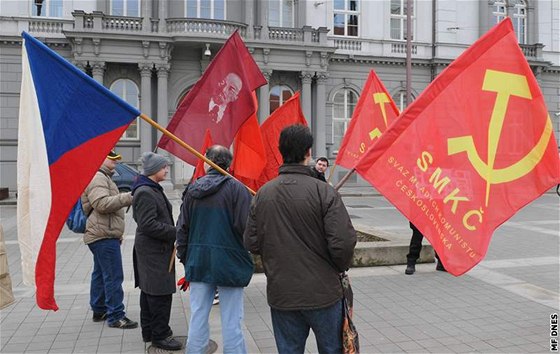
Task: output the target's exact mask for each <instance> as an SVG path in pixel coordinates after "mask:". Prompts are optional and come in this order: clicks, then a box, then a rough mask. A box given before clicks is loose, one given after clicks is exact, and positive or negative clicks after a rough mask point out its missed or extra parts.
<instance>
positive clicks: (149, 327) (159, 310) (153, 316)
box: [140, 291, 173, 341]
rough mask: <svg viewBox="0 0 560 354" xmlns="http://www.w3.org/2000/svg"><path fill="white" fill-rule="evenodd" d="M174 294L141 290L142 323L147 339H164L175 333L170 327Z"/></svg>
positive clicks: (143, 335)
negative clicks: (154, 293)
mask: <svg viewBox="0 0 560 354" xmlns="http://www.w3.org/2000/svg"><path fill="white" fill-rule="evenodd" d="M172 299H173V295H172V294H169V295H149V294H146V293H145V292H143V291H141V292H140V325H141V327H142V338H143V339H144V340H145V341H150V340H152V341H154V340H162V339H165V338H167V337H169V336H170V335H172V334H173V332H171V328H169V318H170V317H171V301H172Z"/></svg>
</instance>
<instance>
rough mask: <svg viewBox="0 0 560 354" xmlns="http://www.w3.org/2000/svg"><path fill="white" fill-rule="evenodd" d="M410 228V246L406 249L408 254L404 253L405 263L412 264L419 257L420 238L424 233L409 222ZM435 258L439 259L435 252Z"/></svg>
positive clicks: (420, 248)
mask: <svg viewBox="0 0 560 354" xmlns="http://www.w3.org/2000/svg"><path fill="white" fill-rule="evenodd" d="M410 228H411V229H412V238H411V239H410V247H409V249H408V254H407V255H406V264H407V265H414V264H416V261H417V260H418V258H420V251H421V250H422V239H423V238H424V235H422V233H421V232H420V230H418V229H417V228H416V226H414V225H413V224H412V223H410ZM436 258H437V260H438V261H439V256H438V254H437V253H436Z"/></svg>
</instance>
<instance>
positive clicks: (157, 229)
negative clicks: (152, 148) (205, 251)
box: [132, 152, 182, 350]
mask: <svg viewBox="0 0 560 354" xmlns="http://www.w3.org/2000/svg"><path fill="white" fill-rule="evenodd" d="M168 164H169V163H168V161H167V159H166V158H165V157H163V156H161V155H158V154H154V153H153V152H145V153H144V154H142V170H143V171H142V175H140V176H139V177H138V180H137V181H136V183H135V184H134V186H133V187H132V195H133V200H132V211H133V217H134V220H135V221H136V224H137V226H136V237H135V239H134V252H133V261H134V280H135V283H136V284H135V286H137V287H140V325H141V326H142V338H143V340H144V342H152V345H153V346H155V347H158V348H161V349H164V350H179V349H181V347H182V344H181V343H180V342H179V341H177V340H176V339H174V338H173V332H172V331H171V328H170V327H169V318H170V316H171V302H172V299H173V295H172V294H173V293H174V292H175V266H173V267H172V269H171V272H170V271H169V260H170V259H171V257H172V254H173V248H174V243H175V235H176V229H175V223H174V222H173V214H172V207H171V203H169V200H168V199H167V197H166V196H165V194H164V193H163V188H162V187H161V185H160V184H159V182H161V181H163V180H165V176H166V175H167V172H168V171H169V168H168Z"/></svg>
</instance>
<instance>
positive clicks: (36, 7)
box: [32, 0, 62, 17]
mask: <svg viewBox="0 0 560 354" xmlns="http://www.w3.org/2000/svg"><path fill="white" fill-rule="evenodd" d="M32 6H33V11H32V13H33V16H41V17H62V0H47V1H45V0H34V1H33V2H32Z"/></svg>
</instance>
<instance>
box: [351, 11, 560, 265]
mask: <svg viewBox="0 0 560 354" xmlns="http://www.w3.org/2000/svg"><path fill="white" fill-rule="evenodd" d="M557 154H558V150H557V146H556V140H555V138H554V133H553V130H552V123H551V120H550V116H549V115H548V112H547V109H546V106H545V102H544V99H543V95H542V92H541V90H540V88H539V86H538V83H537V80H536V79H535V77H534V75H533V72H532V71H531V68H530V67H529V64H528V63H527V60H526V59H525V56H524V55H523V53H522V51H521V49H520V48H519V45H518V43H517V38H516V36H515V33H514V31H513V27H512V24H511V20H510V19H509V18H507V19H505V20H503V21H502V22H501V23H500V24H498V25H497V26H495V27H494V28H493V29H492V30H490V31H489V32H488V33H487V34H485V35H484V36H483V37H482V38H480V39H479V40H478V41H477V42H476V43H474V44H473V45H472V46H471V47H470V48H469V49H467V50H466V51H465V52H464V53H463V54H462V55H461V56H460V57H459V58H457V59H456V60H455V61H454V62H453V63H452V64H451V65H450V66H449V67H448V68H447V69H446V70H445V71H444V72H442V73H441V74H440V75H439V76H438V77H437V78H436V79H435V80H434V81H433V82H432V83H431V84H430V85H429V86H428V87H427V88H426V89H425V90H424V92H423V93H422V94H421V95H420V96H419V97H418V98H417V99H416V100H415V101H414V102H413V103H412V104H411V105H410V106H409V107H408V108H407V109H406V110H405V111H404V112H403V114H402V115H401V117H400V118H399V119H398V120H397V121H396V122H395V123H394V124H393V125H391V127H390V128H389V129H388V130H387V131H386V132H385V133H384V134H383V135H382V136H381V138H380V139H379V141H378V142H377V143H376V144H374V145H373V146H372V147H371V148H370V149H369V150H368V151H367V152H366V153H365V154H364V156H363V157H362V158H361V159H360V161H359V162H358V164H357V166H356V170H357V171H358V172H359V173H360V174H361V175H362V176H363V177H364V178H365V179H366V180H368V181H369V182H370V183H371V184H372V185H373V186H374V187H375V188H376V189H377V190H379V191H380V192H381V193H383V195H384V196H385V197H386V198H387V199H389V200H390V201H391V202H392V203H393V204H394V205H395V206H396V207H397V208H398V209H399V210H400V211H401V212H402V213H403V214H404V215H405V216H406V217H407V218H408V219H409V220H410V221H412V223H413V224H414V225H416V226H417V227H418V229H419V230H420V231H421V232H422V233H423V234H424V236H426V237H427V238H428V240H429V241H430V243H431V244H432V245H433V246H434V248H435V250H436V252H437V253H438V255H439V256H440V258H441V260H442V261H443V264H444V265H445V268H446V269H447V270H448V271H449V272H450V273H452V274H453V275H461V274H463V273H465V272H467V271H468V270H469V269H471V268H472V267H474V266H475V265H476V264H477V263H478V262H480V261H481V260H482V258H483V257H484V256H485V254H486V251H487V249H488V244H489V243H490V238H491V236H492V233H493V232H494V230H495V229H496V228H497V227H498V226H500V225H501V224H502V223H504V222H505V221H506V220H507V219H509V218H510V217H511V216H512V215H513V214H515V213H516V211H518V210H519V209H520V208H522V207H523V206H525V205H527V204H528V203H530V202H531V201H532V200H534V199H536V198H537V197H539V196H540V195H542V194H543V193H544V192H545V191H547V190H548V189H549V188H551V187H552V186H553V185H555V184H557V183H558V182H559V180H560V172H559V166H558V163H559V162H558V156H557Z"/></svg>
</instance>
